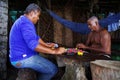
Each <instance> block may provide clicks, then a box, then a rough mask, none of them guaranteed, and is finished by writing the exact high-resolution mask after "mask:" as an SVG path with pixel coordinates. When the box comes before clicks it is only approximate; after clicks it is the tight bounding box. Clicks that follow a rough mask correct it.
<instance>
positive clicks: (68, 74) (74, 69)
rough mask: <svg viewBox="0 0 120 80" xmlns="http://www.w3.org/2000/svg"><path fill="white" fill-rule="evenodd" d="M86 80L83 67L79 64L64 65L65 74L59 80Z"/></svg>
mask: <svg viewBox="0 0 120 80" xmlns="http://www.w3.org/2000/svg"><path fill="white" fill-rule="evenodd" d="M68 79H69V80H87V78H86V75H85V67H84V66H83V64H82V63H81V64H79V63H76V62H74V63H68V64H66V69H65V74H64V75H63V77H62V79H61V80H68Z"/></svg>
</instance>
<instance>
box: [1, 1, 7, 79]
mask: <svg viewBox="0 0 120 80" xmlns="http://www.w3.org/2000/svg"><path fill="white" fill-rule="evenodd" d="M7 25H8V0H0V80H6V74H7V72H6V71H7V70H6V67H7V66H6V61H7Z"/></svg>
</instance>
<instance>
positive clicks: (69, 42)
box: [64, 6, 73, 47]
mask: <svg viewBox="0 0 120 80" xmlns="http://www.w3.org/2000/svg"><path fill="white" fill-rule="evenodd" d="M64 11H65V12H64V13H65V19H67V20H71V21H72V8H71V7H70V6H66V8H65V10H64ZM64 36H65V45H66V46H69V47H72V46H73V33H72V31H71V30H70V29H69V28H65V35H64Z"/></svg>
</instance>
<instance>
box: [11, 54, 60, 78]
mask: <svg viewBox="0 0 120 80" xmlns="http://www.w3.org/2000/svg"><path fill="white" fill-rule="evenodd" d="M17 63H19V66H18V65H16V64H17ZM11 64H12V65H13V66H14V67H16V68H31V69H33V70H35V71H37V72H39V78H38V80H51V78H52V77H53V76H54V75H55V74H56V73H57V71H58V69H57V67H56V65H55V64H53V63H52V62H50V61H49V60H47V59H45V58H43V57H42V56H40V55H34V56H32V57H30V58H27V59H24V60H20V61H16V62H11Z"/></svg>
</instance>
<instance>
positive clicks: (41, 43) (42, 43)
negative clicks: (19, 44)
mask: <svg viewBox="0 0 120 80" xmlns="http://www.w3.org/2000/svg"><path fill="white" fill-rule="evenodd" d="M39 43H40V45H42V46H45V47H48V44H47V43H45V42H44V41H43V40H42V39H39Z"/></svg>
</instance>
